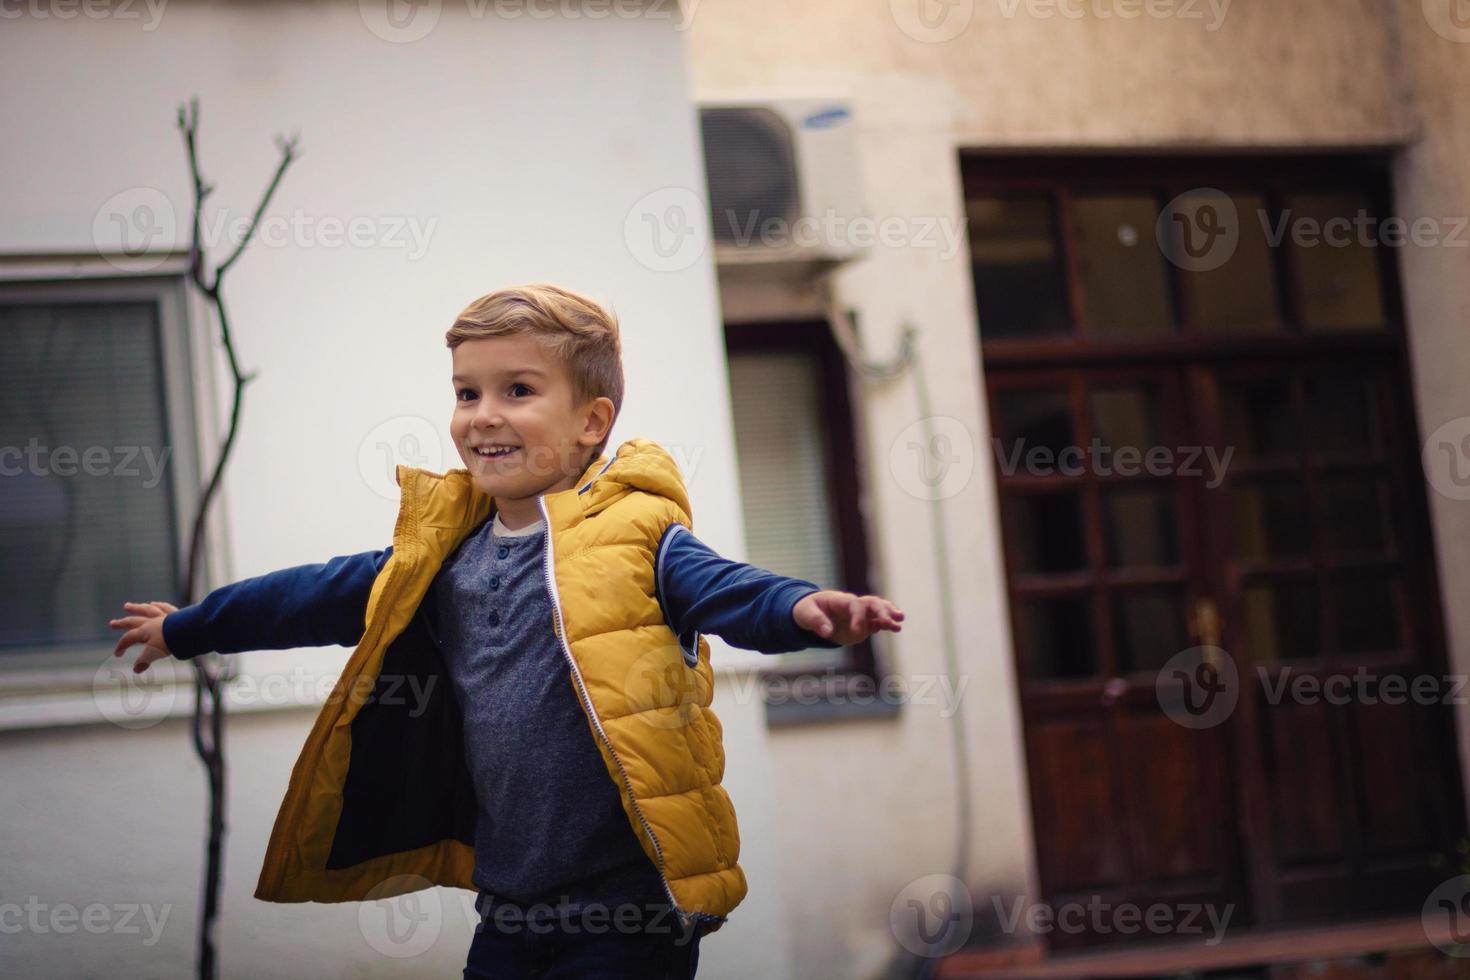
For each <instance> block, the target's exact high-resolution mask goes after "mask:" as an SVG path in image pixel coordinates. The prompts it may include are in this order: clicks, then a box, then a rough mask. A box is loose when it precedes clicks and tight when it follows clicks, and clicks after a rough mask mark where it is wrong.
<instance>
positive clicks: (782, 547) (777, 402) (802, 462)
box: [730, 351, 847, 671]
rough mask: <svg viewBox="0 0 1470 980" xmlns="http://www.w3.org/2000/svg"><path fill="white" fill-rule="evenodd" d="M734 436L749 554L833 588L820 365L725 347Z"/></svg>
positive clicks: (802, 663) (794, 661)
mask: <svg viewBox="0 0 1470 980" xmlns="http://www.w3.org/2000/svg"><path fill="white" fill-rule="evenodd" d="M730 388H731V399H732V408H733V412H734V418H735V442H736V448H737V449H738V451H739V453H740V467H739V469H740V494H741V504H742V508H743V512H744V516H745V529H746V541H747V542H748V544H749V548H750V555H749V561H750V563H751V564H753V565H759V566H760V567H762V568H767V569H770V570H771V571H773V572H777V573H779V574H781V575H789V576H791V577H793V578H803V579H807V580H808V581H811V582H814V583H816V584H817V585H819V586H821V587H822V588H824V589H840V588H843V584H842V582H841V581H840V578H839V575H838V568H839V567H840V562H839V555H838V551H837V548H838V544H837V541H836V540H835V539H834V537H833V534H832V519H831V514H832V509H833V507H834V506H835V504H834V503H833V501H832V500H831V499H830V497H829V495H828V487H829V485H830V484H829V481H828V474H827V465H826V452H825V446H826V440H827V429H826V424H825V420H824V416H823V412H822V387H821V372H820V365H819V364H818V363H817V360H816V358H815V356H813V355H812V354H809V353H806V352H804V351H759V352H756V351H739V352H735V353H732V354H731V355H730ZM775 656H776V657H777V658H779V662H780V664H781V665H782V666H792V667H798V666H799V667H802V668H804V669H807V670H812V671H821V670H824V669H826V668H828V667H838V666H842V665H845V664H846V662H847V651H846V650H842V649H837V650H832V649H825V648H820V647H818V648H815V649H812V650H807V651H801V652H796V653H787V654H777V655H775Z"/></svg>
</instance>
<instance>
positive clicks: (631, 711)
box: [255, 439, 746, 931]
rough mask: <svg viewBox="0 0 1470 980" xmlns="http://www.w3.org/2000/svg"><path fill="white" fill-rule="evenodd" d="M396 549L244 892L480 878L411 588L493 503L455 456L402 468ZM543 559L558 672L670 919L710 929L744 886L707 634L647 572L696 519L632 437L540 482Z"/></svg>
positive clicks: (289, 894)
mask: <svg viewBox="0 0 1470 980" xmlns="http://www.w3.org/2000/svg"><path fill="white" fill-rule="evenodd" d="M397 477H398V484H399V487H400V489H401V494H402V502H401V506H400V509H399V513H398V521H397V524H396V526H395V527H394V531H393V553H392V555H391V556H390V557H389V559H388V561H387V563H386V564H385V565H384V566H383V568H382V570H381V571H380V572H379V573H378V576H377V578H376V579H375V580H374V582H373V587H372V594H371V597H370V598H369V600H368V608H367V617H366V628H365V630H364V632H363V636H362V639H361V641H360V642H359V643H358V646H357V649H356V650H355V651H354V652H353V654H352V657H351V658H350V659H349V660H348V662H347V665H346V667H344V668H343V671H342V675H341V677H340V678H339V679H338V681H337V684H336V686H335V688H334V689H333V691H332V695H331V697H330V698H329V699H328V701H327V703H326V704H325V705H324V706H323V708H322V710H321V712H320V713H319V714H318V716H317V719H316V723H315V724H314V725H313V727H312V730H311V734H310V735H309V736H308V737H307V740H306V745H305V747H304V748H303V749H302V752H301V755H300V757H299V758H298V759H297V761H296V767H295V769H294V770H293V771H292V774H291V782H290V785H289V786H288V788H287V790H286V797H285V800H284V801H283V802H282V804H281V809H280V812H279V814H278V815H277V817H276V822H275V827H274V829H273V831H272V832H271V839H270V845H269V847H268V849H267V851H266V856H265V864H264V867H263V868H262V869H261V873H260V881H259V884H258V885H257V887H256V891H255V897H256V898H259V899H262V900H265V901H270V902H303V901H316V902H343V901H360V900H365V899H378V898H386V897H389V896H392V895H398V894H403V893H405V892H411V891H417V890H420V889H423V888H427V887H430V886H432V885H450V886H454V887H458V888H467V889H471V890H475V889H476V886H475V885H474V884H473V882H472V881H471V873H472V872H473V870H474V846H473V842H474V822H475V814H476V809H475V804H474V787H473V784H472V782H471V781H470V777H469V770H468V768H467V766H466V764H465V761H464V747H463V731H462V724H463V723H462V720H461V717H460V715H459V709H458V705H457V703H456V700H455V696H454V692H453V690H452V687H451V685H450V683H449V681H448V677H447V674H446V672H445V667H444V663H443V658H442V657H441V656H440V654H439V652H438V648H437V646H436V645H435V644H434V642H433V641H432V639H431V638H430V637H429V634H428V632H427V630H426V628H425V626H424V620H423V617H422V616H421V615H419V604H420V602H421V600H422V599H423V598H424V595H425V593H426V592H427V590H428V588H429V584H430V582H431V581H432V580H433V578H434V576H435V574H436V573H437V572H438V571H439V568H440V566H441V565H442V564H443V563H444V561H445V559H446V558H447V557H448V556H449V555H450V554H452V553H453V552H454V550H455V549H456V548H457V547H459V545H460V543H461V542H462V541H463V540H464V539H465V538H466V537H468V536H469V535H470V534H471V533H472V532H473V531H474V530H475V529H476V528H478V527H479V526H480V525H481V524H482V523H483V522H484V521H486V520H488V519H490V518H491V517H492V516H493V514H494V501H493V500H492V498H490V497H488V496H487V495H486V494H485V493H484V492H483V491H482V490H480V489H479V488H478V487H477V486H476V485H475V483H474V481H473V480H472V478H471V477H470V474H469V472H468V471H467V470H464V469H452V470H450V471H449V472H448V473H444V474H439V473H433V472H429V471H427V470H422V469H417V468H415V467H411V466H401V465H400V466H399V467H398V468H397ZM539 502H540V504H541V508H542V513H543V516H544V517H545V519H546V526H547V529H548V534H547V536H546V542H547V544H546V552H545V573H546V583H547V589H548V592H549V593H550V596H551V604H552V611H553V629H554V631H555V633H556V636H557V639H558V642H559V644H560V646H561V649H562V651H563V652H564V653H565V655H566V660H567V679H568V683H570V684H572V685H573V687H574V689H575V691H576V694H577V699H578V701H579V703H580V704H581V705H582V709H583V711H584V712H585V713H586V716H587V723H588V726H589V730H590V731H591V733H592V737H593V738H594V739H595V740H596V743H597V746H598V749H599V751H600V752H601V755H602V759H603V762H604V763H605V764H606V766H607V772H608V777H609V778H610V779H612V780H613V782H614V783H615V784H616V785H617V787H618V791H619V793H620V794H621V796H622V803H623V810H624V812H625V813H626V814H627V817H628V821H629V823H630V825H631V826H632V828H633V831H634V833H635V835H636V836H637V838H638V840H639V841H640V842H641V843H642V845H643V850H644V852H645V853H646V854H647V855H648V857H649V859H650V860H651V861H652V862H653V863H654V865H655V867H657V868H658V870H659V873H660V875H661V876H662V878H663V881H664V886H665V890H666V891H667V892H668V895H669V899H670V901H671V902H672V903H673V904H674V906H675V908H676V909H677V911H678V913H679V915H680V917H681V918H682V919H684V920H685V921H690V920H698V921H701V922H703V923H704V924H705V926H706V929H707V931H713V930H715V929H718V928H719V927H720V925H721V924H722V923H723V922H724V920H725V917H726V916H727V915H729V913H730V912H731V911H732V910H733V909H734V908H735V907H736V906H737V905H738V904H739V903H740V901H741V900H742V899H743V898H744V897H745V894H746V880H745V875H744V873H743V872H742V871H741V869H740V866H739V864H737V863H736V859H737V858H738V857H739V853H740V837H739V833H738V830H737V828H736V822H735V809H734V806H733V805H732V803H731V801H730V797H729V795H728V794H727V793H726V792H725V790H724V789H723V788H722V787H721V786H720V780H721V778H722V777H723V775H724V769H725V753H724V748H723V746H722V744H721V734H722V730H721V727H720V722H719V719H718V718H716V717H715V714H714V712H713V711H711V710H710V703H711V700H712V698H713V694H714V675H713V672H712V671H711V668H710V662H709V642H708V640H706V639H705V638H704V637H702V636H701V637H699V638H698V640H697V643H696V646H697V650H689V651H684V650H681V648H680V645H679V642H678V639H677V637H676V636H675V635H674V632H673V630H672V629H670V628H669V626H668V624H667V623H666V622H665V620H664V616H663V613H662V611H661V609H660V607H659V603H658V598H657V592H656V589H655V583H656V574H657V569H656V568H655V557H656V553H657V548H658V543H659V541H660V539H661V538H662V535H663V533H664V531H665V530H666V529H667V528H668V527H669V526H670V525H671V524H674V523H679V524H683V525H685V526H686V527H689V528H690V529H691V530H692V529H693V520H692V517H691V515H690V508H689V499H688V494H687V492H686V491H685V489H684V485H683V481H682V479H681V477H680V475H679V470H678V467H677V466H676V465H675V464H674V461H673V459H672V458H671V457H670V456H669V454H668V453H667V452H666V451H665V450H664V449H663V448H662V447H660V446H659V445H657V444H656V443H654V442H651V441H650V440H647V439H630V440H628V441H627V442H624V443H623V444H622V445H620V446H619V447H618V449H617V452H616V453H615V454H614V456H613V458H612V459H608V458H607V457H606V456H603V457H599V458H598V459H597V460H596V461H594V462H593V463H592V465H591V466H589V467H588V468H587V470H586V471H585V472H584V473H583V474H582V476H581V478H580V479H579V480H578V481H577V483H576V487H575V488H574V489H570V490H562V491H558V492H556V493H548V494H543V495H542V496H541V497H540V498H539Z"/></svg>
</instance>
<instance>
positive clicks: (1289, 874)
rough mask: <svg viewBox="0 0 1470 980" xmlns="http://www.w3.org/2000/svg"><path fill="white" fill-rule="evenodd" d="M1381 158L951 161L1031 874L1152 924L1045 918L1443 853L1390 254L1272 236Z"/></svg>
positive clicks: (1374, 171) (1424, 528) (1433, 644)
mask: <svg viewBox="0 0 1470 980" xmlns="http://www.w3.org/2000/svg"><path fill="white" fill-rule="evenodd" d="M1385 166H1386V165H1385V164H1384V162H1383V161H1381V160H1376V159H1371V158H1353V159H1347V160H1335V161H1330V162H1327V163H1324V162H1323V161H1319V160H1315V159H1308V160H1292V159H1276V160H1231V161H1210V160H1197V159H1196V160H1190V159H1184V158H1172V159H1168V160H1120V159H1113V160H1091V161H1089V160H1067V161H1060V160H1038V159H1032V160H1025V161H1016V160H1006V159H1000V158H990V159H967V160H966V161H965V166H964V170H965V176H966V193H967V198H968V204H969V208H968V210H969V219H970V234H971V250H972V258H973V260H974V263H975V287H976V302H977V308H978V310H979V314H980V321H981V329H982V353H983V357H984V359H985V365H984V368H985V379H986V386H987V395H988V405H989V409H990V419H991V429H992V433H993V434H994V449H995V454H994V455H995V465H996V474H997V484H998V487H999V496H1000V508H1001V517H1002V539H1003V545H1004V552H1005V560H1006V569H1007V580H1008V588H1009V598H1010V608H1011V615H1012V625H1013V633H1014V637H1015V656H1016V664H1017V676H1018V678H1019V684H1020V698H1021V705H1022V716H1023V721H1024V725H1025V745H1026V754H1027V766H1028V774H1029V779H1030V791H1031V803H1032V815H1033V821H1034V828H1035V839H1036V848H1037V862H1038V867H1039V870H1040V877H1041V883H1042V887H1043V892H1044V895H1043V897H1044V898H1045V900H1046V901H1047V902H1048V903H1050V904H1051V905H1052V906H1053V907H1054V908H1059V907H1062V906H1089V905H1091V906H1096V905H1101V906H1103V907H1104V908H1111V909H1118V908H1121V907H1124V906H1128V907H1132V908H1135V909H1138V910H1140V911H1141V912H1147V911H1148V910H1149V909H1158V910H1160V914H1161V916H1162V917H1163V919H1167V921H1169V922H1171V923H1174V924H1175V926H1174V927H1165V928H1163V929H1153V930H1150V929H1144V930H1138V929H1133V930H1124V929H1122V928H1120V927H1119V926H1118V923H1117V921H1116V920H1113V919H1109V917H1108V916H1107V915H1106V914H1104V915H1103V916H1102V917H1101V918H1100V919H1099V918H1097V917H1094V916H1085V917H1080V918H1082V919H1084V920H1085V921H1084V922H1083V926H1082V927H1081V928H1072V929H1053V930H1052V931H1051V932H1050V933H1049V934H1048V938H1049V940H1050V941H1051V943H1052V944H1053V945H1054V946H1056V947H1066V946H1074V945H1083V944H1090V943H1098V942H1107V941H1113V940H1127V939H1135V938H1139V937H1140V936H1141V935H1142V936H1148V935H1157V936H1159V937H1160V938H1163V937H1164V936H1172V937H1173V938H1190V935H1189V934H1186V933H1184V932H1181V931H1179V930H1178V929H1177V925H1178V924H1179V923H1181V922H1182V921H1183V914H1184V910H1186V909H1189V908H1195V907H1198V906H1202V905H1207V906H1209V907H1210V908H1212V909H1213V910H1214V912H1215V914H1216V915H1217V917H1218V916H1220V915H1224V914H1226V913H1227V912H1228V914H1229V916H1230V919H1229V921H1230V925H1231V927H1232V928H1238V927H1240V926H1242V925H1247V924H1275V923H1283V922H1297V921H1305V920H1311V919H1314V918H1324V917H1341V916H1348V915H1355V914H1364V913H1369V912H1374V911H1379V910H1392V911H1399V912H1413V911H1417V909H1418V908H1419V906H1420V905H1421V904H1422V902H1423V901H1424V899H1425V898H1426V897H1427V895H1428V894H1429V892H1430V891H1431V890H1432V889H1433V887H1434V885H1435V884H1436V883H1438V882H1439V881H1441V880H1443V879H1445V878H1447V877H1450V876H1451V875H1452V874H1454V873H1455V869H1454V868H1453V867H1452V864H1453V855H1454V846H1455V844H1456V841H1457V838H1459V837H1460V836H1461V835H1462V834H1463V826H1464V805H1463V800H1462V798H1461V790H1460V782H1459V767H1458V764H1457V760H1456V755H1455V748H1454V742H1453V738H1452V719H1451V716H1450V708H1449V706H1448V705H1447V703H1446V702H1447V701H1448V700H1450V699H1451V697H1450V696H1451V694H1452V693H1453V692H1452V691H1451V690H1450V687H1451V686H1452V681H1447V680H1446V678H1445V675H1444V663H1445V661H1444V654H1443V642H1442V637H1441V633H1440V627H1439V623H1440V611H1439V604H1438V589H1437V584H1436V581H1435V575H1434V559H1433V553H1432V547H1431V541H1430V538H1429V535H1428V524H1427V509H1426V507H1425V493H1426V489H1425V486H1424V480H1423V476H1422V473H1421V471H1420V470H1419V467H1418V452H1417V446H1418V444H1419V440H1418V437H1417V434H1416V431H1415V425H1414V420H1413V414H1412V412H1411V411H1410V404H1411V399H1410V393H1409V382H1408V374H1407V369H1406V358H1405V356H1404V340H1403V328H1402V324H1401V322H1400V317H1399V315H1398V309H1399V299H1398V293H1397V285H1396V278H1395V267H1394V261H1395V260H1394V256H1393V254H1392V252H1391V250H1390V249H1388V248H1384V247H1377V248H1376V249H1375V248H1374V247H1373V246H1372V245H1371V244H1365V243H1363V242H1362V241H1358V242H1357V243H1356V244H1349V245H1348V246H1346V247H1345V248H1336V249H1335V250H1333V251H1321V250H1314V249H1313V248H1312V246H1311V245H1310V244H1301V243H1300V242H1296V241H1294V240H1293V238H1292V236H1291V234H1290V233H1288V234H1287V235H1285V236H1280V235H1277V236H1276V237H1275V238H1273V230H1276V231H1278V232H1279V230H1280V229H1283V228H1287V229H1290V228H1292V227H1294V225H1293V222H1300V221H1301V220H1303V216H1304V215H1310V216H1313V219H1314V220H1316V221H1318V222H1319V223H1320V222H1322V221H1325V220H1328V219H1331V218H1333V217H1335V216H1340V215H1344V214H1351V213H1352V212H1353V211H1354V209H1356V210H1359V211H1362V212H1363V213H1365V214H1370V215H1381V214H1382V213H1384V212H1385V211H1386V202H1387V200H1388V199H1389V197H1388V186H1387V178H1386V169H1385ZM1222 188H1223V189H1222ZM1181 202H1182V203H1181ZM1206 211H1208V212H1209V214H1208V215H1206V214H1205V212H1206ZM1224 212H1228V213H1224ZM1222 214H1223V216H1222ZM1181 215H1182V219H1181ZM1203 218H1208V220H1202V219H1203ZM1191 222H1195V223H1194V224H1192V223H1191ZM1222 228H1224V230H1225V231H1227V232H1229V234H1230V236H1232V237H1231V239H1230V243H1229V249H1228V250H1227V253H1226V254H1225V257H1224V258H1223V259H1220V256H1219V255H1215V256H1213V257H1212V256H1211V255H1210V254H1209V250H1208V248H1205V249H1203V250H1201V249H1198V248H1194V247H1192V246H1193V245H1198V244H1199V243H1200V242H1205V243H1208V242H1209V241H1211V240H1212V238H1211V237H1210V236H1204V235H1203V232H1202V229H1204V230H1208V231H1210V232H1211V235H1216V234H1217V233H1221V229H1222ZM1201 256H1204V259H1203V260H1201ZM1217 260H1218V261H1217ZM1416 681H1417V682H1419V683H1420V686H1421V689H1422V690H1425V691H1428V690H1429V689H1430V688H1431V687H1432V688H1433V690H1434V691H1436V692H1437V693H1438V694H1440V695H1443V697H1442V698H1437V699H1436V698H1434V697H1399V698H1397V699H1395V698H1394V697H1392V696H1391V695H1392V694H1393V693H1394V692H1397V691H1398V690H1399V688H1398V687H1396V686H1395V685H1405V687H1406V688H1407V686H1409V685H1412V684H1414V683H1415V682H1416ZM1426 681H1427V682H1428V684H1427V685H1426V683H1425V682H1426ZM1324 684H1325V685H1326V686H1325V687H1324V686H1322V685H1324ZM1385 692H1386V693H1387V694H1388V695H1389V696H1384V695H1385ZM1216 694H1218V695H1219V696H1218V697H1216ZM1099 922H1101V927H1097V923H1099ZM1194 938H1199V937H1198V936H1197V935H1196V936H1194Z"/></svg>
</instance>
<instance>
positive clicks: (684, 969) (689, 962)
mask: <svg viewBox="0 0 1470 980" xmlns="http://www.w3.org/2000/svg"><path fill="white" fill-rule="evenodd" d="M475 911H477V912H478V913H479V914H480V921H479V924H478V925H477V926H476V927H475V938H474V940H473V941H472V942H471V943H470V952H469V958H468V960H467V962H466V963H465V968H464V978H465V980H532V978H534V980H690V978H692V977H693V976H694V971H695V969H696V968H697V967H698V965H699V940H700V938H701V937H702V936H703V934H704V927H703V926H691V927H687V928H686V927H684V926H681V925H680V923H679V920H678V917H677V916H675V915H673V914H672V912H668V911H667V909H660V910H653V909H652V908H640V907H639V906H628V907H621V906H617V907H613V908H608V907H606V906H600V907H595V908H591V907H589V908H582V909H577V910H573V911H570V912H568V911H566V910H565V909H562V910H558V909H557V907H556V906H554V905H550V904H541V905H529V906H526V905H518V904H515V903H510V902H504V901H501V900H499V899H493V900H492V899H491V898H490V896H489V895H488V894H487V893H485V892H483V891H482V892H480V894H479V897H478V898H476V899H475Z"/></svg>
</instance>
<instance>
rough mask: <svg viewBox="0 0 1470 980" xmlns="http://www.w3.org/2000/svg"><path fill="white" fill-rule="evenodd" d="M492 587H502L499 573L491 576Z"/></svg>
mask: <svg viewBox="0 0 1470 980" xmlns="http://www.w3.org/2000/svg"><path fill="white" fill-rule="evenodd" d="M490 588H491V589H498V588H500V576H499V575H492V576H490Z"/></svg>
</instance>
